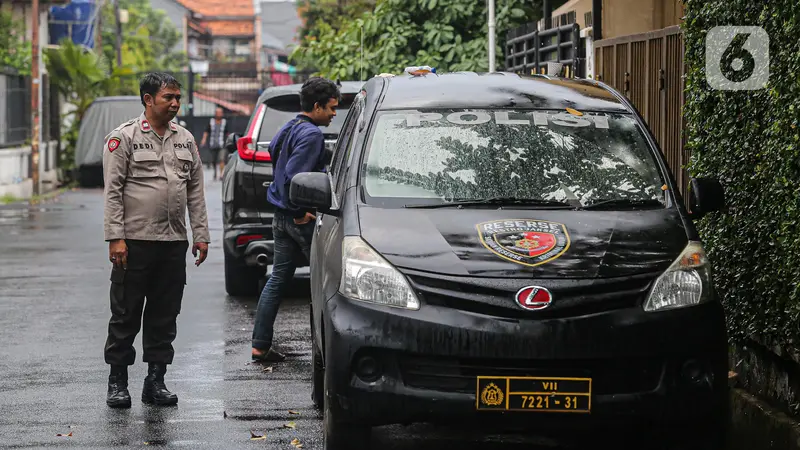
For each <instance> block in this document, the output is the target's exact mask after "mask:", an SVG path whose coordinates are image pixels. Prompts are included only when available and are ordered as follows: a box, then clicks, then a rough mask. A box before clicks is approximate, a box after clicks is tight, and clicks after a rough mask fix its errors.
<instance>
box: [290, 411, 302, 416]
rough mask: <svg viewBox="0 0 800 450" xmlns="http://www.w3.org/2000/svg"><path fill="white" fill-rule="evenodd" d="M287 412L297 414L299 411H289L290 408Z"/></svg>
mask: <svg viewBox="0 0 800 450" xmlns="http://www.w3.org/2000/svg"><path fill="white" fill-rule="evenodd" d="M289 414H297V415H299V414H300V413H299V412H297V411H291V410H290V411H289Z"/></svg>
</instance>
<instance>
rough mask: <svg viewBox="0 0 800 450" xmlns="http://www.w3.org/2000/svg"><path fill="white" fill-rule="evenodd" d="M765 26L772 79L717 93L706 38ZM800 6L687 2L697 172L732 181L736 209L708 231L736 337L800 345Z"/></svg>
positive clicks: (782, 1)
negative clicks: (762, 85)
mask: <svg viewBox="0 0 800 450" xmlns="http://www.w3.org/2000/svg"><path fill="white" fill-rule="evenodd" d="M731 24H735V25H758V26H761V27H763V28H764V29H765V30H766V31H767V33H768V35H769V37H770V53H769V59H770V79H769V83H768V85H767V87H766V89H763V90H757V91H717V90H712V89H711V88H710V87H709V85H708V83H707V81H706V77H705V65H706V61H705V37H706V33H707V32H708V30H710V29H711V28H712V27H714V26H717V25H731ZM798 33H800V10H798V8H797V4H796V2H795V1H792V0H773V1H769V2H752V1H749V0H715V1H706V0H687V1H686V22H685V40H686V63H687V66H688V68H689V70H688V74H687V78H686V82H687V88H686V89H687V90H686V107H685V117H686V122H687V133H688V134H687V139H688V144H687V145H688V149H689V150H690V151H692V153H693V155H692V160H691V163H690V166H689V170H690V172H691V173H692V175H693V176H713V177H717V178H719V179H720V181H721V182H722V183H723V185H724V186H725V191H726V196H727V201H728V204H729V210H728V211H726V212H723V213H716V214H712V215H709V216H707V217H706V218H704V219H703V220H702V221H701V222H700V224H699V228H700V232H701V234H702V236H703V238H704V240H705V243H706V249H707V251H708V254H709V257H710V259H711V261H712V262H713V264H714V272H715V285H716V288H717V290H718V292H719V293H720V295H721V297H722V299H723V303H724V305H725V307H726V312H727V317H728V321H729V333H730V336H731V338H732V339H734V340H737V341H742V340H743V339H746V338H748V337H751V336H759V337H760V338H762V339H766V340H768V341H771V342H774V343H775V344H783V345H788V346H792V344H794V345H796V344H797V342H798V337H800V327H798V319H800V287H799V286H800V285H798V280H800V229H798V222H799V221H800V201H799V200H800V199H799V198H798V194H799V193H800V186H799V185H798V183H797V181H798V180H800V151H799V150H798V149H800V128H798V125H799V124H798V121H799V119H798V109H800V41H798V39H797V36H798Z"/></svg>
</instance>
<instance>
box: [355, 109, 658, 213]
mask: <svg viewBox="0 0 800 450" xmlns="http://www.w3.org/2000/svg"><path fill="white" fill-rule="evenodd" d="M576 113H577V112H576ZM577 114H581V113H577ZM373 130H374V131H373V132H372V135H371V137H370V142H369V145H368V153H367V155H366V158H365V162H364V166H363V167H362V176H361V184H362V185H363V186H364V188H365V193H366V194H367V197H370V198H373V199H382V200H381V201H382V204H384V205H388V203H392V202H391V199H396V200H397V201H396V203H403V204H405V203H408V201H409V200H412V201H413V200H414V199H417V200H419V199H423V200H425V199H428V201H433V202H442V201H455V200H480V199H487V198H494V197H515V198H520V199H545V200H559V201H563V200H572V201H576V200H577V201H580V202H581V204H584V205H585V204H588V203H592V202H595V201H601V200H616V199H630V200H649V199H656V200H659V201H661V202H662V203H663V202H664V201H665V200H664V199H663V198H664V194H663V192H662V186H663V185H664V179H663V174H662V173H661V171H660V170H659V167H658V165H657V162H656V160H655V157H654V155H653V152H652V150H651V149H650V147H649V145H648V143H647V141H646V140H645V137H644V135H643V133H642V130H641V129H640V127H639V125H638V124H637V123H636V121H635V120H634V118H633V117H632V116H630V115H625V114H604V113H586V114H582V115H574V114H572V113H570V112H567V111H565V110H558V111H514V110H425V111H418V110H408V111H384V112H381V113H379V115H378V117H377V121H376V125H375V126H373ZM387 200H389V202H388V203H387V202H386V201H387ZM417 203H419V202H417Z"/></svg>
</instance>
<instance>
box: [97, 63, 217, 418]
mask: <svg viewBox="0 0 800 450" xmlns="http://www.w3.org/2000/svg"><path fill="white" fill-rule="evenodd" d="M180 88H181V85H180V83H179V82H178V81H177V80H176V79H175V78H173V77H172V76H170V75H167V74H163V73H150V74H147V75H145V76H144V77H143V78H142V79H141V81H140V83H139V95H140V97H141V99H142V104H143V105H144V109H145V110H144V113H143V114H142V115H140V116H139V117H137V118H135V119H132V120H130V121H128V122H125V123H123V124H122V125H120V126H119V127H117V128H116V129H115V130H114V131H112V132H111V133H110V134H109V135H108V136H106V143H105V148H104V149H103V172H104V177H105V189H104V196H105V219H104V222H105V224H104V228H105V240H106V241H107V242H108V253H109V259H110V261H111V263H112V264H113V268H112V269H111V320H110V322H109V324H108V339H107V340H106V344H105V361H106V363H107V364H109V365H110V366H111V374H110V375H109V378H108V395H107V397H106V403H107V404H108V405H109V406H111V407H122V408H127V407H130V406H131V397H130V394H129V393H128V366H130V365H133V363H134V361H135V359H136V351H135V350H134V348H133V341H134V339H135V338H136V335H137V334H138V333H139V328H140V324H142V327H143V328H144V330H143V333H142V347H143V354H142V359H143V361H144V362H147V363H148V373H147V377H146V378H145V380H144V387H143V389H142V401H143V402H145V403H152V404H156V405H174V404H176V403H177V402H178V397H177V396H176V395H175V394H173V393H172V392H170V391H169V390H168V389H167V387H166V385H165V384H164V374H165V373H166V371H167V365H168V364H171V363H172V358H173V356H174V349H173V347H172V342H173V340H174V339H175V335H176V333H177V324H176V320H177V316H178V313H179V312H180V309H181V300H182V298H183V288H184V285H185V284H186V252H187V251H188V247H189V243H188V240H187V236H186V224H185V216H186V209H187V208H188V210H189V220H190V222H191V226H192V238H193V241H194V245H193V247H192V254H193V255H194V256H196V257H197V260H196V261H195V265H196V266H199V265H200V264H202V262H203V261H204V260H205V259H206V255H207V254H208V243H209V241H210V239H209V233H208V218H207V213H206V204H205V193H204V191H203V167H202V162H201V161H200V155H199V153H198V150H197V145H196V143H195V140H194V137H193V136H192V134H191V133H189V131H187V130H186V129H184V128H182V127H180V126H178V125H177V124H175V123H174V122H172V119H173V118H174V117H175V115H176V114H177V113H178V110H179V109H180V99H181V91H180ZM198 253H199V255H198ZM145 299H147V302H146V303H145ZM142 312H144V320H143V321H142Z"/></svg>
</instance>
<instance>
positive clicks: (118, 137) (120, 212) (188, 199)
mask: <svg viewBox="0 0 800 450" xmlns="http://www.w3.org/2000/svg"><path fill="white" fill-rule="evenodd" d="M103 173H104V178H105V188H104V195H105V219H104V222H105V223H104V229H105V240H106V241H111V240H115V239H140V240H146V241H186V240H187V236H186V209H187V207H188V209H189V220H190V221H191V225H192V237H193V239H194V242H195V243H197V242H210V238H209V232H208V215H207V212H206V201H205V193H204V191H203V165H202V161H201V160H200V155H199V154H198V152H197V144H196V143H195V140H194V137H193V136H192V134H191V133H189V131H187V130H186V129H185V128H183V127H181V126H179V125H177V124H175V123H173V122H170V123H169V127H168V128H167V131H166V132H165V135H164V137H163V139H162V138H161V137H159V136H158V135H157V134H156V133H155V132H154V131H153V129H152V128H151V127H150V123H149V122H148V121H147V119H146V118H145V116H144V114H142V115H141V116H139V117H138V118H136V119H133V120H130V121H128V122H125V123H123V124H122V125H120V126H119V127H117V128H116V129H115V130H114V131H112V132H111V133H109V135H108V136H106V144H105V147H104V148H103Z"/></svg>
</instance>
